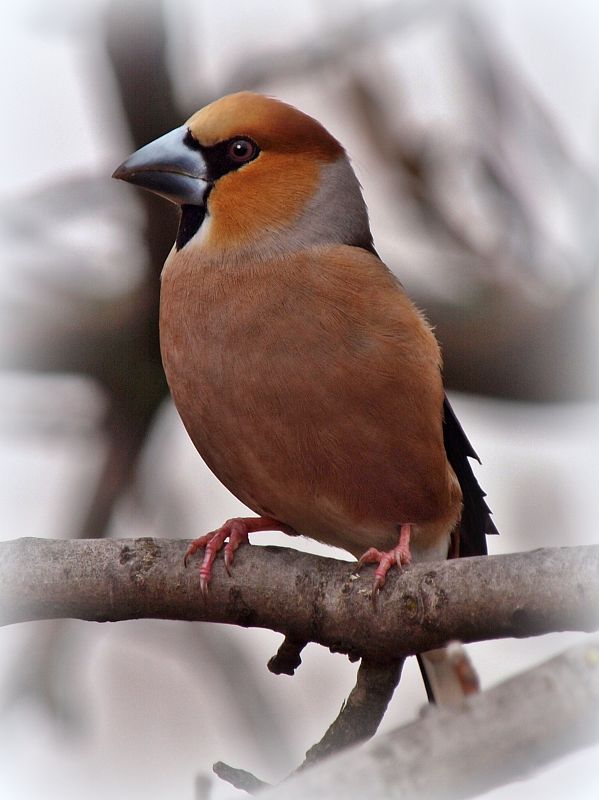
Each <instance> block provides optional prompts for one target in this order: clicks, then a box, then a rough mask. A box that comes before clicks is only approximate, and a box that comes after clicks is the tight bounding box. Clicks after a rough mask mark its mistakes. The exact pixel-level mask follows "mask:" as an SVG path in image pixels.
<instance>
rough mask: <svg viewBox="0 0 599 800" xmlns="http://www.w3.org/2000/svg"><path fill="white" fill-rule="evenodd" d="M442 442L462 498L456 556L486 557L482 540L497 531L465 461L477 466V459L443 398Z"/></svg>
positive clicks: (484, 542) (485, 545) (484, 543)
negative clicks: (457, 554) (475, 463)
mask: <svg viewBox="0 0 599 800" xmlns="http://www.w3.org/2000/svg"><path fill="white" fill-rule="evenodd" d="M443 441H444V443H445V452H446V453H447V459H448V461H449V463H450V464H451V466H452V468H453V471H454V472H455V474H456V476H457V479H458V481H459V483H460V487H461V489H462V494H463V496H464V510H463V512H462V519H461V522H460V556H486V555H487V540H486V537H487V536H488V535H490V534H495V533H499V531H498V530H497V528H496V527H495V524H494V523H493V520H492V519H491V511H490V509H489V506H488V505H487V504H486V502H485V496H486V495H485V492H483V490H482V489H481V488H480V486H479V485H478V481H477V480H476V477H475V475H474V472H473V471H472V467H471V466H470V462H469V461H468V459H469V458H475V459H476V460H477V461H478V462H479V464H480V458H479V457H478V455H477V454H476V452H475V450H474V448H473V447H472V445H471V444H470V442H469V441H468V437H467V436H466V434H465V433H464V430H463V428H462V426H461V425H460V423H459V422H458V418H457V417H456V415H455V413H454V411H453V408H452V407H451V405H450V404H449V400H448V399H447V397H445V400H444V401H443Z"/></svg>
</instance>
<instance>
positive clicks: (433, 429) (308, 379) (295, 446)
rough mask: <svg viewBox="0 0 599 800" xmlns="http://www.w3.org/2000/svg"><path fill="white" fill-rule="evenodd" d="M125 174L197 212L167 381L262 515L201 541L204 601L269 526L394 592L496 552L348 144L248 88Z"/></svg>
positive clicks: (438, 370) (173, 258)
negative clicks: (434, 566)
mask: <svg viewBox="0 0 599 800" xmlns="http://www.w3.org/2000/svg"><path fill="white" fill-rule="evenodd" d="M113 177H114V178H117V179H120V180H124V181H127V182H129V183H131V184H134V185H136V186H138V187H141V188H143V189H146V190H149V191H150V192H153V193H155V194H158V195H161V196H162V197H164V198H166V199H167V200H169V201H170V202H171V203H175V204H176V205H177V206H179V208H180V220H179V226H178V231H177V234H176V239H175V243H174V245H173V248H172V250H171V252H170V254H169V255H168V257H167V259H166V262H165V265H164V269H163V271H162V275H161V299H160V319H159V328H160V342H161V353H162V359H163V364H164V369H165V373H166V377H167V381H168V384H169V387H170V391H171V394H172V397H173V400H174V403H175V406H176V408H177V410H178V412H179V415H180V417H181V419H182V421H183V424H184V426H185V428H186V430H187V432H188V434H189V436H190V438H191V440H192V442H193V444H194V445H195V447H196V449H197V450H198V452H199V453H200V455H201V456H202V458H203V459H204V461H205V463H206V464H207V466H208V467H209V468H210V470H211V471H212V472H213V473H214V474H215V475H216V477H217V478H218V479H219V480H220V481H221V482H222V483H223V484H224V485H225V486H226V487H227V488H228V489H229V490H230V491H231V492H232V493H233V494H234V495H235V496H236V497H237V498H238V499H239V500H241V502H242V503H244V504H245V505H246V506H247V507H248V508H249V509H251V510H252V511H253V512H254V513H255V514H256V516H254V517H239V518H234V519H230V520H227V521H226V522H225V523H224V524H223V525H222V526H221V527H220V528H219V529H217V530H215V531H211V532H210V533H208V534H204V535H202V536H200V537H199V538H197V539H195V540H194V541H193V542H192V544H191V545H190V546H189V548H188V550H187V553H186V557H185V562H186V563H187V562H188V560H189V558H191V557H192V556H193V555H194V554H195V553H196V552H197V551H198V550H203V557H202V561H201V566H200V588H201V591H202V593H203V594H206V593H207V592H208V589H209V584H210V581H211V579H212V567H213V563H214V560H215V558H216V557H217V555H218V553H219V552H220V551H221V550H223V551H224V552H223V557H224V563H225V567H226V569H227V572H229V573H230V572H231V568H232V564H233V561H234V555H235V552H236V550H237V548H238V547H239V546H240V545H242V544H244V543H246V542H247V541H248V535H249V534H250V533H257V532H259V531H266V530H281V531H284V532H285V533H287V534H289V535H292V536H293V535H300V536H306V537H309V538H311V539H315V540H317V541H319V542H323V543H325V544H328V545H333V546H335V547H340V548H342V549H344V550H346V551H348V552H349V553H350V554H352V555H353V556H354V557H355V558H356V559H357V560H358V568H361V567H362V566H363V565H364V564H368V563H372V564H375V565H376V568H375V574H374V581H373V587H372V596H373V598H374V599H375V600H376V597H377V594H378V593H379V592H380V591H381V590H382V588H383V586H384V583H385V579H386V576H387V573H388V571H389V570H390V569H391V568H394V567H397V568H400V569H401V568H403V567H405V566H406V565H409V564H410V563H413V562H420V561H432V560H439V559H446V558H448V557H450V556H453V557H455V556H457V555H460V556H471V555H484V554H486V553H487V545H486V536H487V535H488V534H492V533H496V532H497V531H496V528H495V525H494V523H493V521H492V519H491V512H490V510H489V507H488V505H487V503H486V501H485V493H484V492H483V490H482V489H481V487H480V486H479V484H478V481H477V479H476V477H475V475H474V473H473V470H472V467H471V464H470V459H478V456H477V454H476V452H475V451H474V449H473V447H472V445H471V444H470V442H469V440H468V438H467V437H466V434H465V433H464V431H463V429H462V427H461V425H460V423H459V421H458V419H457V417H456V415H455V413H454V411H453V409H452V407H451V405H450V403H449V401H448V399H447V396H446V394H445V390H444V385H443V374H442V358H441V351H440V347H439V344H438V342H437V340H436V338H435V335H434V332H433V330H432V327H431V326H430V324H429V323H428V321H427V319H426V317H425V316H424V314H423V313H422V311H421V310H419V309H418V308H417V307H416V306H415V305H414V303H413V302H412V300H411V299H410V298H409V297H408V295H407V293H406V292H405V290H404V288H403V286H402V284H401V283H400V281H399V280H398V278H397V277H396V276H395V275H394V274H393V273H392V272H391V270H390V269H389V268H388V267H387V266H386V265H385V264H384V263H383V261H382V260H381V259H380V258H379V256H378V254H377V252H376V250H375V247H374V244H373V237H372V233H371V229H370V223H369V216H368V211H367V207H366V204H365V201H364V198H363V194H362V188H361V185H360V183H359V181H358V179H357V177H356V175H355V172H354V170H353V168H352V165H351V162H350V159H349V156H348V154H347V153H346V151H345V149H344V148H343V146H342V145H341V144H340V142H339V141H338V140H337V139H336V138H335V137H334V136H333V135H332V134H331V133H329V131H328V130H327V129H326V128H325V127H324V126H323V125H322V124H321V123H320V122H319V121H317V120H316V119H314V118H313V117H311V116H309V115H308V114H306V113H304V112H302V111H300V110H299V109H297V108H295V107H293V106H291V105H289V104H287V103H285V102H282V101H281V100H278V99H276V98H274V97H270V96H266V95H262V94H258V93H254V92H248V91H243V92H237V93H234V94H229V95H225V96H224V97H221V98H220V99H218V100H216V101H214V102H212V103H210V104H209V105H207V106H205V107H204V108H202V109H200V110H199V111H198V112H196V113H195V114H193V116H191V117H190V118H189V119H188V120H187V121H186V122H185V123H184V124H183V125H180V126H179V127H177V128H175V129H174V130H172V131H170V132H169V133H166V134H165V135H163V136H161V137H160V138H158V139H156V140H155V141H153V142H150V143H149V144H147V145H145V146H144V147H142V148H141V149H139V150H137V151H136V152H135V153H134V154H133V155H131V156H130V157H129V158H128V159H126V160H125V161H124V162H123V163H122V164H121V165H120V166H119V167H118V168H117V169H116V170H115V172H114V174H113ZM429 689H430V686H429V685H427V691H429ZM431 691H432V690H431ZM429 697H430V691H429Z"/></svg>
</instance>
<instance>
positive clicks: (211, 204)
mask: <svg viewBox="0 0 599 800" xmlns="http://www.w3.org/2000/svg"><path fill="white" fill-rule="evenodd" d="M114 177H116V178H120V179H122V180H126V181H129V182H131V183H134V184H137V185H139V186H142V187H144V188H146V189H149V190H151V191H154V192H156V193H158V194H161V195H163V196H164V197H166V198H167V199H169V200H171V201H172V202H175V203H177V204H179V205H180V206H181V208H182V217H181V226H180V230H179V235H178V237H177V244H176V246H177V248H178V249H180V248H182V247H183V246H185V245H186V244H187V243H188V242H190V241H191V240H193V244H194V245H196V244H198V245H201V246H202V247H203V248H204V250H205V251H206V252H207V253H212V254H213V255H218V254H225V253H226V254H227V256H228V257H231V256H234V255H240V254H241V255H247V253H248V252H250V253H252V254H256V255H257V254H259V253H260V252H262V253H263V254H264V255H267V256H270V255H272V254H274V253H277V252H279V253H280V252H284V251H289V250H294V251H295V250H298V249H301V248H303V247H306V246H309V245H313V244H350V245H351V244H354V245H360V246H366V247H369V248H371V247H372V237H371V234H370V228H369V224H368V215H367V211H366V207H365V204H364V201H363V199H362V194H361V190H360V186H359V184H358V181H357V179H356V177H355V175H354V173H353V170H352V168H351V166H350V164H349V160H348V158H347V156H346V154H345V151H344V149H343V148H342V146H341V145H340V144H339V142H338V141H337V140H336V139H335V138H334V137H333V136H332V135H331V134H330V133H329V132H328V131H327V130H326V129H325V128H324V127H323V126H322V125H321V124H320V123H319V122H317V120H315V119H313V118H312V117H310V116H308V115H307V114H304V113H303V112H301V111H299V110H297V109H296V108H293V107H292V106H290V105H287V104H286V103H282V102H280V101H278V100H275V99H273V98H270V97H265V96H263V95H258V94H254V93H252V92H239V93H237V94H231V95H227V96H225V97H223V98H221V99H220V100H216V101H215V102H214V103H211V104H210V105H208V106H206V107H205V108H203V109H201V110H200V111H198V112H197V113H196V114H194V115H193V116H192V117H190V118H189V119H188V120H187V122H186V123H185V124H184V125H182V126H181V127H180V128H177V129H175V130H174V131H171V132H170V133H168V134H166V135H165V136H163V137H161V138H160V139H158V140H156V141H155V142H152V143H151V144H149V145H147V146H146V147H143V148H142V149H141V150H138V151H137V152H136V153H135V154H134V155H133V156H131V157H130V158H129V159H127V161H125V162H124V163H123V164H122V165H121V166H120V167H119V168H118V169H117V170H116V171H115V173H114ZM340 196H343V198H344V202H343V203H342V204H340V203H339V202H338V198H339V197H340Z"/></svg>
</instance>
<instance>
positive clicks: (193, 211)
mask: <svg viewBox="0 0 599 800" xmlns="http://www.w3.org/2000/svg"><path fill="white" fill-rule="evenodd" d="M205 216H206V209H205V208H204V206H190V205H182V206H181V219H180V220H179V229H178V231H177V238H176V239H175V250H181V248H182V247H185V245H186V244H187V242H188V241H189V240H190V239H191V237H192V236H195V234H196V233H197V232H198V231H199V229H200V225H201V224H202V222H203V221H204V217H205Z"/></svg>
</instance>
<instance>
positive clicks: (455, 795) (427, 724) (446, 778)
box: [261, 640, 599, 800]
mask: <svg viewBox="0 0 599 800" xmlns="http://www.w3.org/2000/svg"><path fill="white" fill-rule="evenodd" d="M598 718H599V641H597V640H595V641H594V642H591V643H588V644H584V645H581V646H577V647H573V648H571V649H569V650H567V651H566V652H565V653H563V654H561V655H559V656H557V658H553V659H551V660H550V661H547V662H545V663H544V664H541V665H540V666H538V667H536V668H534V669H532V670H529V671H528V672H524V673H522V674H521V675H516V676H515V677H513V678H510V679H509V680H507V681H505V682H504V683H501V684H499V686H496V687H494V688H493V689H490V690H488V691H486V692H483V693H482V694H477V695H473V696H472V697H470V698H469V699H468V700H466V701H465V702H464V704H463V706H462V707H460V708H457V709H455V708H453V709H452V708H447V707H446V708H431V709H429V711H428V713H427V714H426V715H425V717H424V719H420V720H417V721H416V722H413V723H411V724H409V725H406V726H404V727H401V728H397V729H396V730H394V731H391V732H390V733H388V734H385V735H382V736H379V737H378V738H377V739H375V740H374V741H372V742H369V743H368V744H366V745H364V746H362V747H361V748H360V749H359V750H356V749H355V748H351V749H350V750H347V751H345V752H343V753H339V754H338V755H336V756H334V757H333V758H330V759H328V760H326V761H324V762H322V763H321V764H319V765H317V766H315V767H314V768H312V769H309V770H306V771H305V772H301V773H300V774H298V775H295V776H294V777H292V778H290V779H289V780H288V781H285V782H284V783H283V784H281V785H280V786H278V787H276V788H274V789H271V790H269V791H266V792H264V794H262V795H261V796H262V797H264V800H267V798H269V799H270V798H272V800H277V798H285V800H299V798H302V800H303V798H305V797H318V798H321V800H329V798H331V800H332V798H337V797H344V798H347V800H353V799H354V798H355V799H356V800H358V798H360V800H361V798H363V797H368V798H369V799H370V800H388V798H391V797H395V798H401V800H426V799H428V798H435V800H459V799H460V798H467V797H473V796H475V795H478V794H479V793H481V792H485V791H489V790H490V789H493V788H495V787H497V786H500V785H502V784H504V783H506V782H508V781H513V780H517V779H521V778H523V777H526V776H527V775H530V774H532V773H533V772H534V771H535V770H536V769H538V768H539V767H540V766H542V765H544V764H547V763H549V762H550V761H552V760H553V759H555V758H556V757H558V756H563V755H566V754H567V753H569V752H572V751H573V750H576V749H578V748H580V747H583V746H585V745H589V744H592V743H593V742H595V741H597V739H599V725H598V724H597V720H598ZM457 765H459V768H458V766H457ZM573 788H574V787H573Z"/></svg>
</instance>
